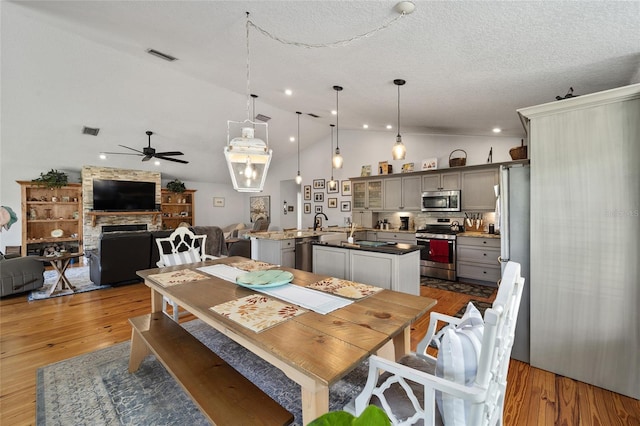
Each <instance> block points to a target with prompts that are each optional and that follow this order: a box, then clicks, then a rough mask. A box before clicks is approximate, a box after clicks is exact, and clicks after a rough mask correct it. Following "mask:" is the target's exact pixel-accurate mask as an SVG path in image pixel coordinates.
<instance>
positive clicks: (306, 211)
mask: <svg viewBox="0 0 640 426" xmlns="http://www.w3.org/2000/svg"><path fill="white" fill-rule="evenodd" d="M304 214H311V203H304Z"/></svg>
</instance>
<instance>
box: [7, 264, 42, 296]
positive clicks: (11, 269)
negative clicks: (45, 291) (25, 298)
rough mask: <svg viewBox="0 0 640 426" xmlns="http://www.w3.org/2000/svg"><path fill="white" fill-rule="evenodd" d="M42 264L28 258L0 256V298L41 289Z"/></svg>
mask: <svg viewBox="0 0 640 426" xmlns="http://www.w3.org/2000/svg"><path fill="white" fill-rule="evenodd" d="M43 283H44V263H42V262H41V261H39V260H35V259H33V258H30V257H13V258H10V257H5V256H4V255H1V254H0V297H4V296H9V295H11V294H17V293H24V292H25V291H31V290H35V289H37V288H40V287H42V284H43Z"/></svg>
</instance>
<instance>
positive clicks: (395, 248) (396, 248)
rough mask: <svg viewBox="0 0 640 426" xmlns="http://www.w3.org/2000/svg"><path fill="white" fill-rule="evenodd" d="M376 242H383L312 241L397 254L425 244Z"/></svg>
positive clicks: (329, 245) (420, 247)
mask: <svg viewBox="0 0 640 426" xmlns="http://www.w3.org/2000/svg"><path fill="white" fill-rule="evenodd" d="M376 243H381V245H379V246H372V245H360V244H358V241H356V242H355V243H353V244H351V243H347V242H346V241H340V242H337V241H324V242H321V241H314V242H312V244H314V245H321V246H328V247H337V248H342V249H348V250H362V251H373V252H377V253H386V254H397V255H402V254H407V253H412V252H414V251H418V250H421V249H422V247H423V246H418V245H414V244H406V243H393V244H389V243H384V242H382V241H376Z"/></svg>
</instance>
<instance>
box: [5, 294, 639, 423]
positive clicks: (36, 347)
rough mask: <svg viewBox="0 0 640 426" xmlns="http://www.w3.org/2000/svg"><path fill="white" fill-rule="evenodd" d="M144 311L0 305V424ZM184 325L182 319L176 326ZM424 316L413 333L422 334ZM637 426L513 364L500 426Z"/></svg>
mask: <svg viewBox="0 0 640 426" xmlns="http://www.w3.org/2000/svg"><path fill="white" fill-rule="evenodd" d="M421 291H422V295H423V296H428V297H432V298H434V299H437V300H438V305H437V306H436V308H435V311H437V312H442V313H445V314H450V315H453V314H455V313H456V312H457V311H458V310H459V309H460V308H461V307H462V306H464V305H466V303H467V302H468V301H469V300H470V299H476V300H485V301H489V300H487V299H482V298H474V297H470V296H465V295H463V294H460V293H452V292H448V291H442V290H435V289H431V288H427V287H422V290H421ZM149 311H150V291H149V289H148V288H147V287H145V286H144V285H143V284H132V285H126V286H121V287H116V288H110V289H105V290H99V291H93V292H89V293H83V294H76V295H73V296H64V297H59V298H54V299H49V300H41V301H35V302H27V300H26V296H25V295H21V296H18V297H9V298H5V299H3V300H1V301H0V424H1V425H3V426H10V425H29V424H35V400H36V370H37V369H38V367H41V366H44V365H47V364H51V363H54V362H57V361H60V360H63V359H66V358H70V357H73V356H76V355H80V354H84V353H87V352H92V351H95V350H98V349H102V348H105V347H108V346H110V345H113V344H115V343H119V342H122V341H125V340H128V339H129V338H130V334H131V328H130V326H129V324H128V322H127V319H128V318H129V317H134V316H137V315H142V314H144V313H147V312H149ZM186 320H189V317H186V318H185V319H184V320H183V321H186ZM428 321H429V320H428V314H427V315H425V317H423V318H422V319H421V320H419V321H417V322H416V323H415V325H414V327H413V329H412V333H411V343H412V348H413V349H415V345H416V343H417V341H418V340H419V339H420V337H421V336H422V335H424V333H425V331H426V327H427V325H428ZM554 424H556V425H569V426H571V425H616V424H617V425H640V402H639V401H638V400H635V399H632V398H628V397H625V396H622V395H619V394H616V393H613V392H609V391H606V390H603V389H600V388H597V387H595V386H591V385H587V384H585V383H581V382H577V381H575V380H571V379H568V378H565V377H561V376H557V375H555V374H553V373H549V372H546V371H543V370H539V369H536V368H531V367H530V366H529V365H528V364H525V363H522V362H519V361H512V363H511V366H510V370H509V385H508V389H507V400H506V404H505V425H554Z"/></svg>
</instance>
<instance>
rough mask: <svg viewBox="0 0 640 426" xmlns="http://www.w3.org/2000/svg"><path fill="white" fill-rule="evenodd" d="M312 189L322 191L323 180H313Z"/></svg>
mask: <svg viewBox="0 0 640 426" xmlns="http://www.w3.org/2000/svg"><path fill="white" fill-rule="evenodd" d="M313 189H324V179H314V180H313Z"/></svg>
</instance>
